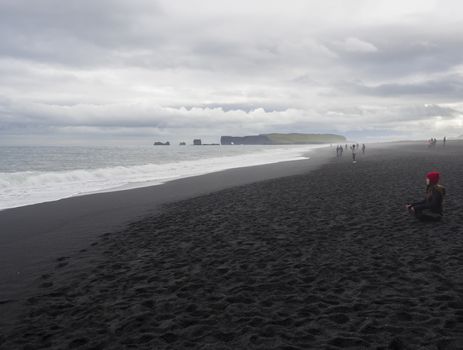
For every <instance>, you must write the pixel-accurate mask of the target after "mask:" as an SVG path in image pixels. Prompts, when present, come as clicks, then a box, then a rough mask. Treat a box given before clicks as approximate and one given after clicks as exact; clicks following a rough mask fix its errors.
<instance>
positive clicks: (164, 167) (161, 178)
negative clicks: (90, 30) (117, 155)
mask: <svg viewBox="0 0 463 350" xmlns="http://www.w3.org/2000/svg"><path fill="white" fill-rule="evenodd" d="M313 148H315V147H314V146H309V147H307V146H304V147H296V148H281V149H270V150H263V151H260V152H256V153H251V154H242V155H235V156H223V157H212V158H204V159H196V160H186V161H178V162H171V163H164V164H144V165H137V166H122V165H121V166H115V167H106V168H97V169H79V170H69V171H21V172H11V173H0V198H1V199H0V210H1V209H7V208H13V207H19V206H24V205H30V204H36V203H41V202H48V201H54V200H58V199H62V198H68V197H72V196H76V195H84V194H89V193H94V192H103V191H111V190H114V191H115V190H120V189H123V188H135V187H143V186H148V185H157V184H162V183H165V182H167V181H170V180H175V179H179V178H184V177H189V176H196V175H202V174H205V173H211V172H216V171H220V170H225V169H231V168H239V167H246V166H253V165H262V164H269V163H277V162H282V161H290V160H299V159H304V158H307V157H306V156H305V154H306V153H307V151H308V150H310V149H313Z"/></svg>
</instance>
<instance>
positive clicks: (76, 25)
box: [0, 0, 463, 144]
mask: <svg viewBox="0 0 463 350" xmlns="http://www.w3.org/2000/svg"><path fill="white" fill-rule="evenodd" d="M462 47H463V4H462V2H461V1H458V0H455V1H447V0H439V1H437V0H436V1H432V0H375V1H371V0H349V1H346V0H324V1H318V0H317V1H309V0H301V1H297V0H285V1H274V0H252V1H251V0H247V1H241V0H234V1H221V0H159V1H155V0H124V1H123V0H66V1H62V0H33V1H32V0H0V144H62V143H72V144H85V143H109V144H110V143H114V142H125V143H133V144H145V143H147V142H148V143H150V142H152V141H154V140H161V141H162V140H171V141H180V140H185V141H188V142H191V140H192V139H193V138H195V137H202V138H203V139H205V140H207V141H218V140H219V137H220V135H236V136H238V135H246V134H258V133H265V132H334V133H340V134H344V135H347V136H348V137H350V138H352V139H362V140H369V139H391V138H393V139H404V138H429V137H431V136H436V137H442V136H444V135H447V136H448V137H454V136H458V135H461V134H463V49H462Z"/></svg>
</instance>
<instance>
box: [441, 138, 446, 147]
mask: <svg viewBox="0 0 463 350" xmlns="http://www.w3.org/2000/svg"><path fill="white" fill-rule="evenodd" d="M442 142H443V144H444V147H445V144H446V142H447V137H445V136H444V140H443V141H442Z"/></svg>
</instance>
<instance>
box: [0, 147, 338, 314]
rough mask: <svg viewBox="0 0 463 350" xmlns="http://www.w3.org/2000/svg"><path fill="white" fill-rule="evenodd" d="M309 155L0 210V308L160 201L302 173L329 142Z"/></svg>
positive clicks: (327, 151) (324, 155) (323, 158)
mask: <svg viewBox="0 0 463 350" xmlns="http://www.w3.org/2000/svg"><path fill="white" fill-rule="evenodd" d="M308 155H309V156H310V159H304V160H296V161H287V162H279V163H272V164H265V165H258V166H251V167H242V168H232V169H227V170H224V171H219V172H214V173H208V174H204V175H198V176H192V177H187V178H182V179H177V180H173V181H168V182H166V183H164V184H161V185H155V186H148V187H139V188H134V189H128V190H122V191H111V192H102V193H94V194H89V195H82V196H76V197H71V198H65V199H61V200H58V201H52V202H45V203H38V204H33V205H29V206H23V207H17V208H9V209H5V210H2V211H0V227H2V230H1V231H2V232H1V234H0V311H1V305H2V301H8V300H17V299H21V298H25V297H27V295H28V294H30V293H28V289H29V288H32V287H31V286H32V285H33V283H34V281H35V280H36V278H37V277H38V276H40V275H41V274H42V273H46V272H47V271H48V270H49V269H52V267H53V265H54V261H55V260H56V259H57V258H59V257H63V256H70V255H73V254H76V253H78V252H79V251H80V250H82V249H85V248H87V247H88V245H89V244H90V243H91V242H92V241H94V240H97V239H98V237H99V236H100V235H102V234H104V233H107V232H113V231H117V230H121V229H123V228H124V227H125V226H126V225H127V224H129V223H130V222H133V221H136V220H139V219H141V218H143V217H145V216H146V215H152V214H153V213H157V212H159V209H160V208H161V206H162V205H164V204H167V203H172V202H177V201H180V200H184V199H188V198H192V197H196V196H200V195H204V194H207V193H212V192H216V191H220V190H222V189H226V188H232V187H236V186H241V185H246V184H249V183H254V182H259V181H265V180H269V179H274V178H279V177H285V176H292V175H296V174H301V173H306V172H308V171H311V170H313V169H316V168H318V167H320V166H321V165H322V164H324V163H326V162H328V161H329V160H330V158H332V149H331V148H329V147H328V148H318V149H314V150H309V151H308Z"/></svg>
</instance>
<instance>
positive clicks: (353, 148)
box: [351, 145, 357, 163]
mask: <svg viewBox="0 0 463 350" xmlns="http://www.w3.org/2000/svg"><path fill="white" fill-rule="evenodd" d="M351 149H352V163H357V161H356V160H355V156H356V155H357V151H356V148H355V145H352V147H351Z"/></svg>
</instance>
